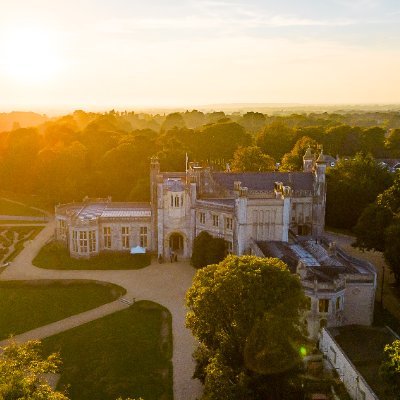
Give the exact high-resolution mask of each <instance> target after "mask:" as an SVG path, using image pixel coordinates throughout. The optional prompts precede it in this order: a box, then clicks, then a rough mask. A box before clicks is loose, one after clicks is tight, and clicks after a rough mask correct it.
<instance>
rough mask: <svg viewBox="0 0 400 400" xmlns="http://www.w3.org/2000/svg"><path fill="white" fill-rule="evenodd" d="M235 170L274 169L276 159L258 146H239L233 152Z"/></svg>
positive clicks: (232, 167)
mask: <svg viewBox="0 0 400 400" xmlns="http://www.w3.org/2000/svg"><path fill="white" fill-rule="evenodd" d="M231 169H232V171H233V172H251V171H256V172H257V171H273V170H274V169H275V160H274V159H273V158H272V157H271V156H269V155H267V154H264V153H263V152H262V151H261V149H260V148H259V147H257V146H248V147H239V148H238V149H237V150H236V151H235V153H234V154H233V161H232V164H231Z"/></svg>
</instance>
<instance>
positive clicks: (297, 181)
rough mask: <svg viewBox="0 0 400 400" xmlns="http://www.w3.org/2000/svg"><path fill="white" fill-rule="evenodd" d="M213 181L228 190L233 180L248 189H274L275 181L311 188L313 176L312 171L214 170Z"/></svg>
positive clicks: (301, 187) (296, 187)
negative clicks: (239, 171) (235, 171)
mask: <svg viewBox="0 0 400 400" xmlns="http://www.w3.org/2000/svg"><path fill="white" fill-rule="evenodd" d="M211 175H212V177H213V179H214V181H215V182H217V183H218V184H219V185H221V186H223V187H225V188H226V189H228V190H232V189H233V184H234V182H235V181H240V182H241V185H242V187H247V188H248V189H249V190H265V191H272V190H274V185H275V182H282V183H283V185H284V186H290V187H291V188H292V189H293V190H313V184H314V177H313V173H312V172H245V173H232V172H229V173H228V172H214V173H212V174H211Z"/></svg>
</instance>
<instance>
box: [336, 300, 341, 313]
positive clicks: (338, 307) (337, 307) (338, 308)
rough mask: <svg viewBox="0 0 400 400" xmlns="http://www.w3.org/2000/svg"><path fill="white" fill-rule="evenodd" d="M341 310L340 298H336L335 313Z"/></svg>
mask: <svg viewBox="0 0 400 400" xmlns="http://www.w3.org/2000/svg"><path fill="white" fill-rule="evenodd" d="M341 308H342V298H341V297H337V298H336V311H338V310H340V309H341Z"/></svg>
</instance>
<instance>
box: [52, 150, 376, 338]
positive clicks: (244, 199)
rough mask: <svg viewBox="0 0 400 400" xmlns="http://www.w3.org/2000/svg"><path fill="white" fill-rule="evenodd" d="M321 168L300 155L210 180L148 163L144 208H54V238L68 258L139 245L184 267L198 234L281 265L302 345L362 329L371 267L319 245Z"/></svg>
mask: <svg viewBox="0 0 400 400" xmlns="http://www.w3.org/2000/svg"><path fill="white" fill-rule="evenodd" d="M326 167H327V163H326V160H325V158H324V156H323V154H322V151H321V154H319V156H318V157H315V155H314V154H312V152H311V150H310V149H308V150H307V152H306V154H305V155H304V157H303V171H302V172H258V173H257V172H255V173H253V172H249V173H231V172H213V171H211V170H210V169H208V168H202V167H200V166H199V165H197V164H196V163H191V164H190V165H189V168H188V170H187V171H186V172H161V171H160V164H159V162H158V159H157V158H153V159H152V160H151V165H150V191H151V201H150V203H117V202H112V201H111V199H86V200H85V201H83V202H82V203H72V204H66V205H60V206H58V207H56V220H57V228H56V238H57V239H58V240H61V241H63V242H64V243H66V245H67V246H68V248H69V251H70V254H71V256H73V257H90V256H92V255H96V254H98V253H99V252H101V251H110V250H111V251H129V250H130V248H131V247H135V246H141V247H145V248H146V249H147V250H148V251H150V252H152V253H154V254H156V255H161V256H163V257H164V258H168V256H169V255H170V252H171V251H173V252H174V253H176V254H177V255H178V256H179V257H183V258H189V257H190V256H191V253H192V245H193V241H194V238H195V237H196V236H197V235H198V234H199V233H200V232H202V231H207V232H208V233H210V234H211V235H212V236H214V237H220V238H223V239H225V241H226V242H227V252H228V253H234V254H238V255H242V254H257V255H260V256H274V257H275V256H277V257H280V258H282V259H284V261H287V262H288V265H289V266H290V267H291V268H292V270H293V272H295V273H298V274H299V275H300V277H301V279H302V283H303V286H304V289H305V292H306V294H307V296H308V297H309V299H310V310H309V312H308V321H309V331H310V335H311V336H312V337H316V335H317V333H318V331H319V329H320V327H321V326H325V325H327V326H336V325H340V324H348V323H359V324H370V323H371V321H372V312H373V304H374V296H375V287H376V273H375V269H374V267H373V266H372V265H368V264H366V263H364V264H363V263H361V262H360V261H358V260H350V258H349V257H348V256H346V255H345V254H344V253H343V254H342V255H340V254H339V253H338V252H337V251H336V250H335V249H334V248H333V247H334V246H333V245H332V244H331V245H330V244H329V243H328V242H327V241H326V240H325V239H324V238H323V234H324V225H325V203H326V182H325V173H326ZM329 246H331V247H329ZM333 253H334V254H333ZM346 257H347V258H346ZM356 292H357V293H356ZM359 307H360V309H358V308H359Z"/></svg>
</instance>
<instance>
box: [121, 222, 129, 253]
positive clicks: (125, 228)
mask: <svg viewBox="0 0 400 400" xmlns="http://www.w3.org/2000/svg"><path fill="white" fill-rule="evenodd" d="M122 248H123V249H129V226H123V227H122Z"/></svg>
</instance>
